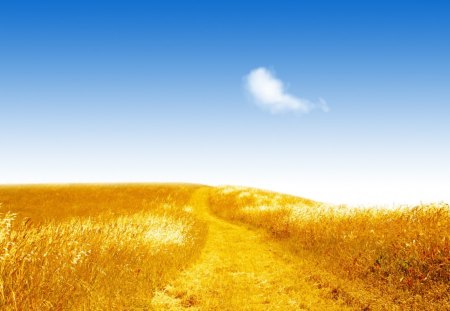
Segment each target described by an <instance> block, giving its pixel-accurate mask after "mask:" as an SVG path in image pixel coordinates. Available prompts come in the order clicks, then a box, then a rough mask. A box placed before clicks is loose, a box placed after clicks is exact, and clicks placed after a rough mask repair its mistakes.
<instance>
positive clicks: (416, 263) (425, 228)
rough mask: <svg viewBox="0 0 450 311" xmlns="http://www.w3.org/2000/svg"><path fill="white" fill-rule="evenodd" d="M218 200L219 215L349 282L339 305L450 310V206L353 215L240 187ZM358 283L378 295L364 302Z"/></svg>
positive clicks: (336, 291) (220, 193)
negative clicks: (260, 231)
mask: <svg viewBox="0 0 450 311" xmlns="http://www.w3.org/2000/svg"><path fill="white" fill-rule="evenodd" d="M210 201H211V202H210V203H211V204H210V207H211V209H212V210H213V211H214V212H215V213H216V214H218V215H219V216H221V217H224V218H226V219H231V220H235V221H239V222H243V223H247V224H250V225H252V226H255V227H258V228H263V229H264V230H266V231H267V232H269V233H270V234H271V236H272V237H274V238H275V239H277V240H279V241H280V242H281V241H282V242H283V243H285V244H286V245H287V246H289V247H290V248H291V250H293V251H294V252H296V253H297V254H298V255H299V256H302V257H305V258H308V259H310V260H311V261H312V262H315V263H316V264H317V265H318V266H320V267H321V268H323V269H325V270H326V271H330V272H331V273H332V274H334V275H337V276H339V278H341V279H343V280H347V281H348V282H347V285H345V286H343V287H345V288H340V287H332V288H330V291H331V294H332V296H334V297H336V299H337V298H340V299H344V300H347V301H348V303H349V304H353V305H355V304H356V305H360V306H364V307H365V308H366V309H367V310H370V309H375V308H377V309H380V308H381V309H387V310H396V309H398V310H404V309H412V310H449V309H450V208H449V206H448V205H447V204H443V203H441V204H433V205H426V206H416V207H410V208H398V209H394V210H386V209H350V208H347V207H345V206H337V207H334V206H327V205H324V204H320V203H317V202H314V201H311V200H307V199H301V198H296V197H292V196H285V195H280V194H275V193H270V192H264V191H258V190H253V189H242V188H234V187H224V188H221V189H220V188H219V189H216V190H215V194H213V195H211V196H210ZM353 281H355V282H353ZM318 283H319V284H320V283H321V282H320V281H318ZM322 283H323V282H322ZM343 283H345V282H343ZM353 283H354V284H364V286H366V287H367V289H368V291H370V292H374V293H378V294H374V296H372V297H371V298H369V297H358V294H357V293H358V289H357V288H351V284H353ZM373 297H375V298H373ZM358 299H359V300H361V301H360V303H358V302H355V300H358ZM371 299H372V300H371ZM373 299H375V300H376V301H374V300H373ZM375 306H378V307H375Z"/></svg>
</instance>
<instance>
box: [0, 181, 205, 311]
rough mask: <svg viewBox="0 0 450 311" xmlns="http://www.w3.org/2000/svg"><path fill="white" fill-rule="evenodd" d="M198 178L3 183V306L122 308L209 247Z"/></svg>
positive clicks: (142, 300)
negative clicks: (186, 181)
mask: <svg viewBox="0 0 450 311" xmlns="http://www.w3.org/2000/svg"><path fill="white" fill-rule="evenodd" d="M195 189H197V187H195V186H188V185H128V186H126V185H122V186H115V185H111V186H96V185H89V186H32V187H29V186H27V187H1V188H0V201H3V204H2V206H1V208H0V210H1V213H0V277H1V278H0V309H2V310H67V309H71V310H77V309H80V310H81V309H82V310H104V309H109V310H122V309H133V308H145V307H148V306H149V305H150V301H151V299H152V295H153V293H154V292H155V290H156V289H157V288H158V287H160V286H162V285H163V284H164V283H165V282H167V280H169V279H170V278H172V277H174V276H175V275H176V273H178V272H179V271H180V270H182V269H183V268H184V267H185V266H187V265H189V264H190V263H191V262H192V260H194V259H195V257H196V255H197V254H198V253H200V249H201V248H202V245H203V242H204V239H205V237H206V225H205V224H204V223H203V222H201V221H199V220H197V219H196V218H195V216H194V215H193V214H192V212H191V209H190V207H189V199H190V195H191V193H192V192H193V191H194V190H195Z"/></svg>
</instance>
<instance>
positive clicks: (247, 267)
mask: <svg viewBox="0 0 450 311" xmlns="http://www.w3.org/2000/svg"><path fill="white" fill-rule="evenodd" d="M208 196H209V188H208V187H204V188H200V189H199V190H197V191H196V192H195V193H194V194H193V196H192V199H191V206H192V207H193V208H194V211H195V213H197V215H198V217H199V218H201V219H203V220H204V221H206V222H207V223H208V226H209V232H208V237H207V240H206V244H205V246H204V248H203V250H202V254H201V255H200V257H199V259H198V260H197V262H195V263H194V265H193V266H191V267H190V268H188V269H187V270H185V271H183V272H181V273H180V274H179V276H178V277H177V278H176V279H175V280H174V281H172V282H171V283H170V284H169V285H167V286H166V287H165V288H164V289H162V290H160V291H158V292H157V293H156V294H155V296H154V298H153V300H152V308H153V309H154V310H185V309H189V310H346V307H345V306H343V305H342V304H339V303H338V302H337V301H335V300H333V299H331V298H326V297H324V295H321V292H320V290H319V289H318V288H317V287H315V286H314V285H313V284H311V283H310V282H307V281H306V280H305V277H304V273H307V272H306V271H305V270H304V269H303V266H304V265H305V263H302V262H301V260H300V259H299V258H297V257H292V255H290V254H289V252H287V251H286V250H284V249H283V248H282V247H281V246H280V245H277V244H276V243H274V242H271V241H268V240H267V238H266V239H265V238H264V236H263V235H262V234H261V233H260V232H258V231H253V230H250V229H247V228H245V227H244V226H240V225H236V224H232V223H229V222H227V221H225V220H222V219H220V218H218V217H216V216H214V215H213V214H211V212H210V211H209V208H208Z"/></svg>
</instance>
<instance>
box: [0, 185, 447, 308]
mask: <svg viewBox="0 0 450 311" xmlns="http://www.w3.org/2000/svg"><path fill="white" fill-rule="evenodd" d="M0 203H1V206H0V276H1V279H0V308H1V309H4V310H67V309H69V310H122V309H127V310H129V309H138V310H150V309H156V310H180V309H187V308H190V309H192V308H194V309H195V310H217V309H222V310H236V309H241V310H267V309H270V308H276V309H281V310H299V309H306V310H324V309H326V310H344V309H350V310H352V309H353V310H386V309H388V310H405V309H412V310H426V309H427V310H448V309H450V302H449V301H450V294H449V293H450V245H449V244H450V243H449V241H450V208H449V206H448V205H446V204H435V205H428V206H418V207H413V208H403V209H397V210H380V209H363V210H358V209H350V208H347V207H345V206H329V205H325V204H322V203H320V202H315V201H312V200H308V199H303V198H298V197H293V196H288V195H283V194H278V193H272V192H267V191H261V190H256V189H249V188H238V187H218V188H214V187H206V186H201V185H188V184H129V185H39V186H2V187H0Z"/></svg>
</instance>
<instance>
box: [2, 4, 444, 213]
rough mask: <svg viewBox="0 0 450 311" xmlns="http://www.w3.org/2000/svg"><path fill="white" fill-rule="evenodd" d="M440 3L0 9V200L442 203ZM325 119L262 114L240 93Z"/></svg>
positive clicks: (16, 6)
mask: <svg viewBox="0 0 450 311" xmlns="http://www.w3.org/2000/svg"><path fill="white" fill-rule="evenodd" d="M449 14H450V5H447V4H445V2H444V1H442V2H439V1H246V2H244V1H221V2H219V1H3V2H2V3H1V4H0V183H41V182H129V181H136V182H141V181H188V182H200V183H206V184H238V185H249V186H256V187H262V188H267V189H273V190H279V191H284V192H289V193H294V194H298V195H303V196H306V197H310V198H313V199H317V200H322V201H327V202H333V203H351V204H392V203H396V204H400V203H418V202H420V201H423V202H429V201H440V200H444V201H450V191H448V189H450V164H449V161H448V159H450V143H449V142H450V123H449V122H448V120H449V116H450V100H449V98H450V87H449V85H450V59H449V58H450V57H449V55H450V40H449V38H450V19H449V18H448V16H449ZM257 68H265V70H267V72H268V73H270V74H271V75H272V77H273V78H274V79H278V80H279V81H282V83H283V85H284V92H285V93H286V94H289V96H291V95H292V96H293V98H295V99H299V100H300V99H301V100H308V101H310V102H311V103H313V105H316V104H317V103H318V102H319V99H320V98H323V99H324V100H325V101H326V102H327V104H328V106H329V108H330V111H328V112H324V111H323V110H321V109H311V110H310V111H308V112H301V111H291V110H289V109H288V110H287V111H286V110H284V111H281V112H280V111H278V112H277V111H273V109H265V108H264V107H261V105H258V104H257V103H256V100H257V98H256V99H255V98H253V97H254V96H253V95H255V94H253V95H252V93H251V92H249V90H248V86H247V84H246V79H247V78H248V75H249V74H250V72H251V71H252V70H255V69H257Z"/></svg>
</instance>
